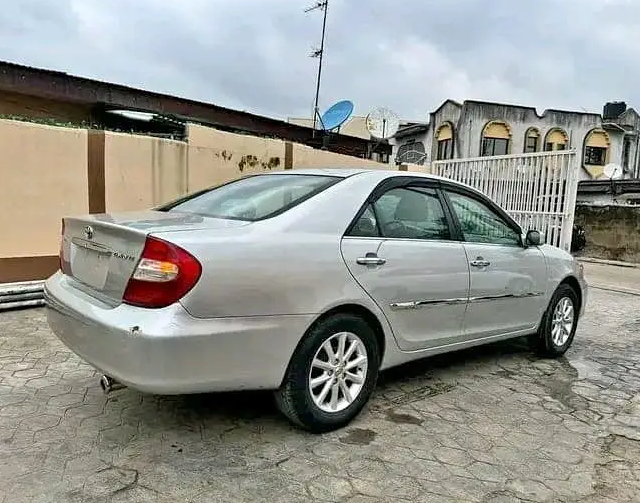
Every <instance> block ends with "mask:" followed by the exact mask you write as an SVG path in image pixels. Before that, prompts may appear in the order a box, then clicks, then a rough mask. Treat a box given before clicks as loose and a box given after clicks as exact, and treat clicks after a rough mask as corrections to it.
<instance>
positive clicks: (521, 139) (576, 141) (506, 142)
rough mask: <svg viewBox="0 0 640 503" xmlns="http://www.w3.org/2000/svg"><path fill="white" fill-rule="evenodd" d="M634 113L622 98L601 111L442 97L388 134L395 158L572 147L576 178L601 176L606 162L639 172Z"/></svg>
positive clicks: (638, 124)
mask: <svg viewBox="0 0 640 503" xmlns="http://www.w3.org/2000/svg"><path fill="white" fill-rule="evenodd" d="M639 133H640V116H639V115H638V113H637V112H636V111H635V110H634V109H632V108H627V106H626V104H625V103H624V102H610V103H607V104H606V105H605V106H604V110H603V114H602V115H601V114H595V113H587V112H571V111H563V110H545V111H544V112H543V113H542V114H538V112H537V111H536V109H535V108H532V107H524V106H519V105H507V104H502V103H489V102H482V101H472V100H468V101H465V102H464V103H458V102H455V101H453V100H447V101H445V102H444V103H443V104H442V105H441V106H440V107H439V108H438V109H437V110H435V111H434V112H432V113H431V114H430V118H429V122H428V123H424V124H413V125H411V126H408V127H404V128H401V129H400V130H399V131H398V133H397V134H396V135H395V138H394V144H395V145H394V149H393V153H392V157H393V158H394V159H395V160H396V162H397V163H406V162H412V163H416V164H424V163H426V162H430V161H435V160H443V159H453V158H473V157H481V156H491V155H507V154H520V153H532V152H543V151H552V150H564V149H576V150H577V151H578V152H579V159H580V165H581V168H582V169H581V170H580V171H581V174H580V178H581V179H584V180H591V179H598V178H602V177H603V168H604V167H605V166H606V165H607V164H613V165H616V166H619V168H620V169H619V172H620V178H638V177H640V158H639V156H640V149H639V138H640V134H639Z"/></svg>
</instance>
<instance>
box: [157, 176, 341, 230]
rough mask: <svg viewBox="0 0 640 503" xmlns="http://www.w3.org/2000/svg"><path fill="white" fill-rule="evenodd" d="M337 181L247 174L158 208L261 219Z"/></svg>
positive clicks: (306, 177) (216, 215)
mask: <svg viewBox="0 0 640 503" xmlns="http://www.w3.org/2000/svg"><path fill="white" fill-rule="evenodd" d="M340 180H342V178H340V177H336V176H325V175H302V174H286V175H257V176H249V177H246V178H240V179H239V180H235V181H233V182H230V183H227V184H225V185H220V186H219V187H215V188H213V189H208V190H205V191H202V192H199V193H196V194H193V195H190V196H187V197H185V198H183V199H180V200H178V201H176V202H174V203H170V204H169V205H166V206H164V207H161V208H158V209H159V210H160V211H179V212H186V213H197V214H199V215H204V216H207V217H215V218H225V219H232V220H247V221H256V220H263V219H265V218H270V217H273V216H276V215H278V214H280V213H283V212H285V211H287V210H288V209H290V208H292V207H294V206H296V205H297V204H300V203H301V202H302V201H304V200H306V199H309V198H310V197H313V196H314V195H316V194H318V193H319V192H322V191H323V190H325V189H326V188H328V187H330V186H331V185H333V184H335V183H336V182H338V181H340Z"/></svg>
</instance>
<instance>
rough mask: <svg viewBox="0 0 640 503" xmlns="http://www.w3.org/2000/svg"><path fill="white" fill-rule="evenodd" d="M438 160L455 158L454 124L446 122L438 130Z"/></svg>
mask: <svg viewBox="0 0 640 503" xmlns="http://www.w3.org/2000/svg"><path fill="white" fill-rule="evenodd" d="M436 142H437V143H436V145H437V149H438V150H437V151H436V160H438V161H440V160H442V159H453V126H452V125H451V124H450V123H448V122H445V123H444V124H442V125H441V126H440V127H439V128H438V130H437V131H436Z"/></svg>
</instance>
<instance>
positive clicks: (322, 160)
mask: <svg viewBox="0 0 640 503" xmlns="http://www.w3.org/2000/svg"><path fill="white" fill-rule="evenodd" d="M293 168H294V169H303V168H379V169H389V168H392V166H391V165H390V164H381V163H379V162H375V161H370V160H368V159H361V158H359V157H352V156H350V155H343V154H336V153H334V152H329V151H328V150H318V149H314V148H311V147H307V146H306V145H301V144H299V143H295V144H294V145H293Z"/></svg>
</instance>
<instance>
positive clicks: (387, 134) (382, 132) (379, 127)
mask: <svg viewBox="0 0 640 503" xmlns="http://www.w3.org/2000/svg"><path fill="white" fill-rule="evenodd" d="M366 124H367V130H368V131H369V134H370V135H371V136H373V137H374V138H379V139H386V138H391V137H392V136H393V135H395V134H396V133H397V132H398V128H399V127H400V117H398V116H397V115H396V114H395V113H394V112H392V111H391V110H389V109H388V108H376V109H375V110H372V111H371V112H369V115H367V119H366Z"/></svg>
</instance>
